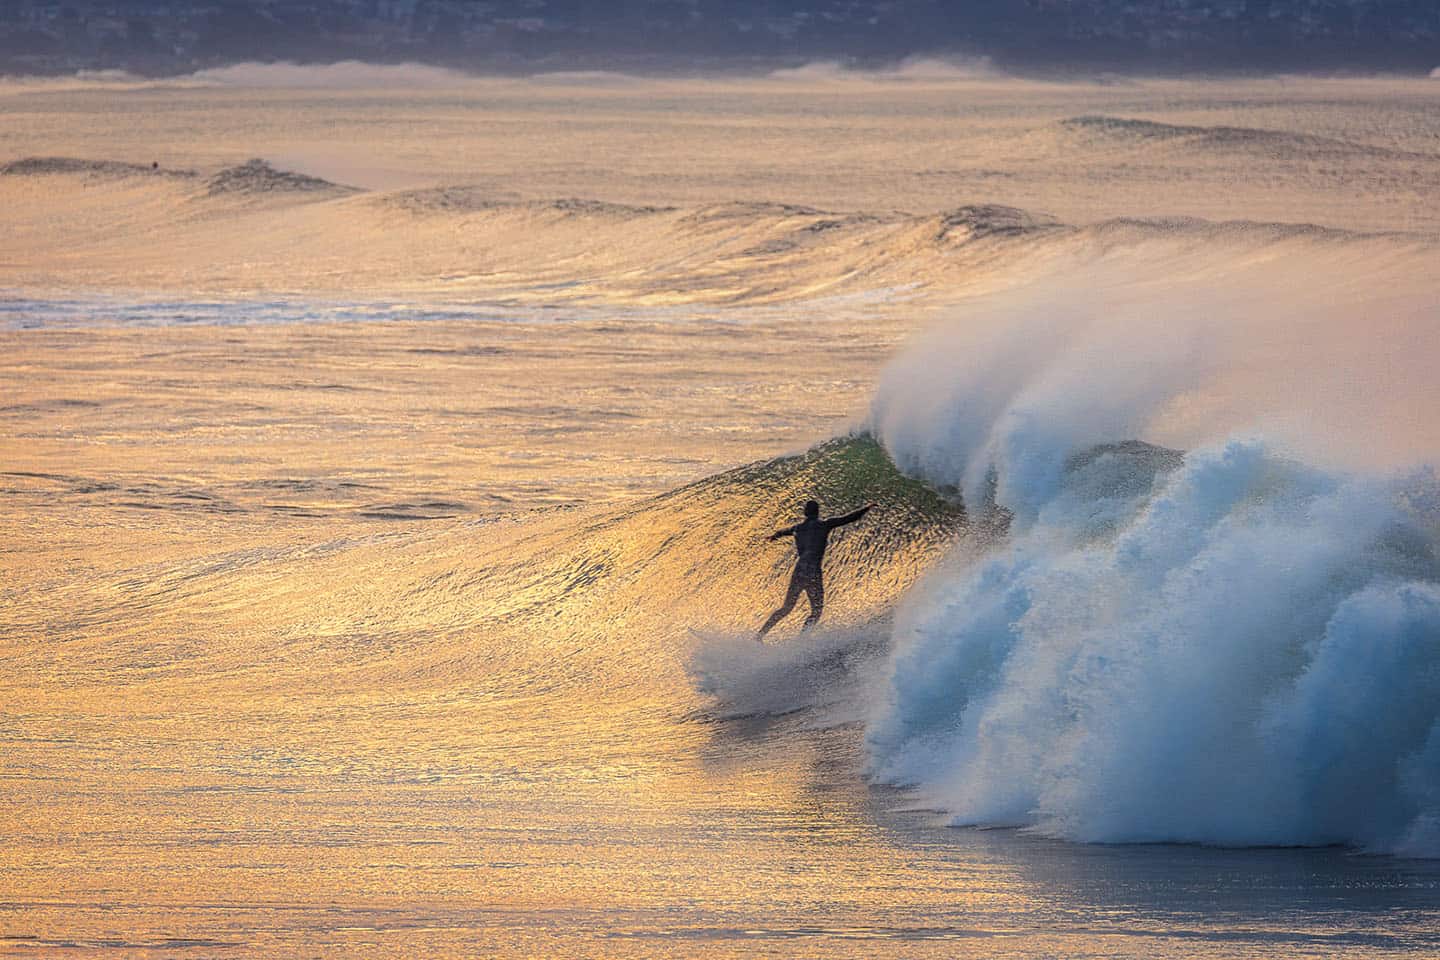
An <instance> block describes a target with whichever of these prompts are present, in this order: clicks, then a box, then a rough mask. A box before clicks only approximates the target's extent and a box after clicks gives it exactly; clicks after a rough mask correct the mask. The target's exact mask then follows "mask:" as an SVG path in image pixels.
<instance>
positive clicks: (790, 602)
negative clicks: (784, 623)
mask: <svg viewBox="0 0 1440 960" xmlns="http://www.w3.org/2000/svg"><path fill="white" fill-rule="evenodd" d="M800 587H801V583H800V576H799V574H798V572H797V573H792V574H791V575H790V586H789V587H787V588H786V589H785V602H784V603H782V604H781V605H780V609H778V610H776V611H775V612H774V613H772V614H770V619H769V620H766V621H765V626H763V627H761V628H760V632H759V633H757V634H756V635H755V639H757V640H759V639H760V638H761V637H763V636H765V634H767V633H769V632H770V630H771V629H772V628H773V627H774V626H775V624H777V623H779V622H780V621H781V620H784V619H785V618H786V617H787V616H788V615H789V614H790V611H791V610H794V609H795V601H796V600H799V599H800Z"/></svg>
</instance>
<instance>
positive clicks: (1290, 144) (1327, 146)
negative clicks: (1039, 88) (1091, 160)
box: [1060, 116, 1440, 161]
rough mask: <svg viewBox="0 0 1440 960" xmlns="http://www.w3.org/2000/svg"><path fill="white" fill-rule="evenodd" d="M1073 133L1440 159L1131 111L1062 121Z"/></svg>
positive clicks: (1203, 145) (1200, 145)
mask: <svg viewBox="0 0 1440 960" xmlns="http://www.w3.org/2000/svg"><path fill="white" fill-rule="evenodd" d="M1060 126H1061V127H1062V128H1063V129H1064V130H1066V131H1067V132H1069V133H1072V134H1077V135H1082V136H1085V137H1090V138H1102V139H1106V140H1111V141H1114V142H1118V143H1134V144H1144V143H1165V142H1183V143H1185V144H1187V145H1188V146H1191V147H1194V148H1197V149H1207V150H1215V151H1253V150H1260V151H1264V152H1266V153H1268V154H1272V155H1273V154H1275V153H1277V152H1283V153H1305V154H1316V155H1327V156H1344V157H1371V158H1375V159H1391V160H1394V159H1427V160H1432V161H1433V160H1436V159H1440V157H1437V156H1435V155H1432V154H1425V153H1414V152H1409V151H1404V150H1393V149H1390V148H1387V147H1379V146H1373V145H1371V144H1365V143H1356V142H1353V141H1350V140H1338V139H1335V138H1332V137H1321V136H1315V135H1313V134H1301V133H1289V132H1287V131H1283V130H1267V129H1264V128H1259V127H1231V126H1191V125H1186V124H1173V123H1159V122H1157V121H1154V120H1140V119H1131V118H1127V117H1109V116H1081V117H1072V118H1070V119H1069V120H1062V121H1060Z"/></svg>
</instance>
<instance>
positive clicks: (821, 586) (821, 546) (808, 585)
mask: <svg viewBox="0 0 1440 960" xmlns="http://www.w3.org/2000/svg"><path fill="white" fill-rule="evenodd" d="M869 511H870V508H869V507H861V508H860V509H859V510H856V511H855V512H854V513H847V514H845V516H843V517H832V518H830V519H829V520H821V519H820V518H819V517H813V518H807V519H806V520H805V521H804V522H802V523H797V524H796V525H795V526H793V527H786V528H785V529H784V530H777V531H775V532H774V533H773V534H771V535H770V539H771V540H779V539H780V538H781V537H785V536H789V535H791V534H794V536H795V553H796V554H797V556H796V559H795V572H794V573H792V574H790V586H789V587H788V588H786V590H785V602H784V603H783V604H781V605H780V609H778V610H776V611H775V612H774V613H772V614H770V619H769V620H766V621H765V626H763V627H761V628H760V632H759V634H757V635H756V636H757V637H763V636H765V634H767V633H769V632H770V629H771V628H772V627H774V626H775V624H777V623H779V622H780V621H781V620H783V619H785V617H786V616H787V615H788V614H789V613H790V611H791V610H793V609H795V601H796V600H799V599H800V594H801V592H802V591H803V592H804V593H805V595H806V596H807V597H809V598H810V615H809V616H808V617H806V618H805V626H804V627H803V628H802V629H809V627H810V625H811V624H813V623H814V622H815V621H816V620H819V619H820V614H821V612H822V611H823V610H824V609H825V580H824V575H823V573H822V572H821V568H820V563H821V561H822V560H824V559H825V548H826V546H828V545H829V540H830V531H831V530H834V529H835V528H836V527H843V526H845V524H847V523H854V522H855V521H856V520H859V519H860V518H861V517H863V516H865V514H866V513H868V512H869Z"/></svg>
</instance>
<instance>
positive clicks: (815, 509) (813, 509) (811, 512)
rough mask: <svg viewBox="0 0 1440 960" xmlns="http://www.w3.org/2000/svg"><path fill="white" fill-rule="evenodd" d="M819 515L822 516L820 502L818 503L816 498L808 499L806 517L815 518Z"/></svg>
mask: <svg viewBox="0 0 1440 960" xmlns="http://www.w3.org/2000/svg"><path fill="white" fill-rule="evenodd" d="M818 516H820V504H818V503H816V502H815V501H814V500H806V501H805V519H806V520H814V519H815V518H816V517H818Z"/></svg>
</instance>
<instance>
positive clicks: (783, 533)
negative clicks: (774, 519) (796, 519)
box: [769, 527, 795, 540]
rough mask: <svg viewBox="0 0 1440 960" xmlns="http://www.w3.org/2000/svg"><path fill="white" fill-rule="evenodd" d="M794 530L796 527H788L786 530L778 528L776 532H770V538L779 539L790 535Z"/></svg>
mask: <svg viewBox="0 0 1440 960" xmlns="http://www.w3.org/2000/svg"><path fill="white" fill-rule="evenodd" d="M794 532H795V528H794V527H786V528H785V529H784V530H776V531H775V532H774V533H772V534H770V537H769V539H771V540H779V539H780V538H781V537H788V536H790V535H791V534H792V533H794Z"/></svg>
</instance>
